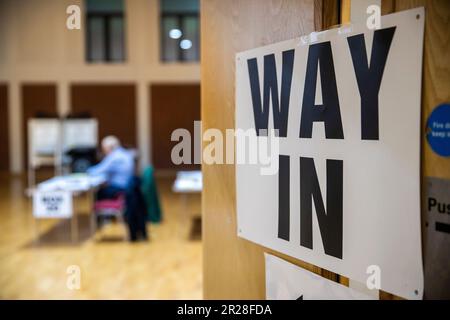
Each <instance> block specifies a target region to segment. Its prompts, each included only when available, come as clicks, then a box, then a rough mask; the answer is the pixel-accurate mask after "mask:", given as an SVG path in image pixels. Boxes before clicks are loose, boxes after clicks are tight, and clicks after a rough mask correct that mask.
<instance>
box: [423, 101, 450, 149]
mask: <svg viewBox="0 0 450 320" xmlns="http://www.w3.org/2000/svg"><path fill="white" fill-rule="evenodd" d="M426 133H427V140H428V144H429V145H430V147H431V149H433V151H434V152H435V153H437V154H438V155H440V156H442V157H450V104H441V105H439V106H438V107H436V109H434V110H433V112H432V113H431V115H430V117H429V118H428V121H427V131H426Z"/></svg>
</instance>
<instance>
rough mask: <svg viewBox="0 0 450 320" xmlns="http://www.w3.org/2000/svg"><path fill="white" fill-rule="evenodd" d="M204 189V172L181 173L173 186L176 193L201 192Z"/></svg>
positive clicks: (178, 173)
mask: <svg viewBox="0 0 450 320" xmlns="http://www.w3.org/2000/svg"><path fill="white" fill-rule="evenodd" d="M202 188H203V181H202V172H201V171H200V170H196V171H179V172H177V178H176V179H175V182H174V184H173V187H172V190H173V191H174V192H184V193H187V192H201V191H202Z"/></svg>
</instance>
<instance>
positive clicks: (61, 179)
mask: <svg viewBox="0 0 450 320" xmlns="http://www.w3.org/2000/svg"><path fill="white" fill-rule="evenodd" d="M105 181H106V179H105V178H104V177H103V176H90V175H87V174H71V175H67V176H56V177H53V178H51V179H48V180H46V181H44V182H41V183H39V184H38V185H37V187H36V189H35V190H34V192H48V193H50V192H57V191H65V192H69V193H70V194H71V196H72V197H74V196H79V195H81V194H88V196H89V199H90V201H91V208H93V207H94V194H95V192H96V191H97V190H98V188H99V187H100V186H101V185H102V184H104V183H105ZM34 192H33V193H34ZM70 219H71V237H72V242H76V241H78V222H77V217H76V213H75V212H72V215H71V216H70ZM38 221H39V218H36V219H35V232H36V240H37V241H39V226H38ZM95 225H96V221H95V214H91V232H95Z"/></svg>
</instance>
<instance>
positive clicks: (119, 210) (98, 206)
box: [94, 193, 125, 229]
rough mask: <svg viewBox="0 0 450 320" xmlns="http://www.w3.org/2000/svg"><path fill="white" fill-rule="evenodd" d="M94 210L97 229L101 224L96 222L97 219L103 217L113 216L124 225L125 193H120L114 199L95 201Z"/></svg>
mask: <svg viewBox="0 0 450 320" xmlns="http://www.w3.org/2000/svg"><path fill="white" fill-rule="evenodd" d="M94 212H95V217H96V221H97V229H101V225H100V224H99V223H98V220H97V219H104V218H106V217H114V218H116V219H117V220H118V221H119V222H121V223H122V224H123V225H125V224H124V214H125V194H124V193H120V194H119V195H118V196H117V198H115V199H104V200H97V201H95V203H94Z"/></svg>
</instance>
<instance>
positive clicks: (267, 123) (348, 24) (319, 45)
mask: <svg viewBox="0 0 450 320" xmlns="http://www.w3.org/2000/svg"><path fill="white" fill-rule="evenodd" d="M277 4H278V5H277V6H275V7H276V9H274V5H273V3H272V2H271V1H259V0H258V1H256V0H255V1H252V0H250V1H245V2H239V4H237V3H231V2H225V1H204V2H203V5H202V39H203V41H205V42H206V43H213V42H214V41H216V39H217V38H219V37H220V39H221V43H222V44H223V45H221V46H204V47H203V48H202V63H203V65H202V120H203V130H204V131H206V130H208V129H210V128H218V129H219V130H221V131H225V130H226V129H228V128H234V129H235V130H236V132H239V133H244V134H245V135H244V139H240V137H239V134H238V133H236V134H235V139H236V159H238V160H236V162H235V163H234V164H229V165H226V166H224V165H214V164H213V165H204V166H203V167H202V172H203V188H204V191H203V195H202V197H203V200H202V201H203V219H204V224H203V226H204V234H203V239H204V241H205V258H204V259H205V262H204V294H205V298H207V299H230V298H231V299H264V298H267V299H429V298H449V290H448V288H450V270H449V268H448V258H449V252H450V237H449V235H450V233H449V226H450V220H449V217H450V216H449V215H448V213H446V210H447V209H446V208H447V207H446V205H447V203H449V200H448V195H450V188H449V184H448V181H449V179H450V162H449V161H450V158H449V157H448V155H446V147H445V146H446V144H445V141H446V140H445V139H447V135H448V137H450V134H449V133H448V130H449V129H450V117H449V116H448V115H447V110H448V109H446V108H445V107H442V106H443V105H444V106H445V105H448V101H450V92H449V90H448V88H449V86H450V83H449V81H448V80H449V79H448V77H446V76H444V74H448V72H449V70H450V63H449V60H448V59H447V58H445V56H446V55H447V54H448V50H447V48H446V47H445V46H443V45H442V43H441V42H440V36H439V35H440V34H442V33H443V32H444V31H443V30H447V29H446V28H447V27H448V23H447V22H446V21H448V20H446V19H448V18H449V15H450V6H449V3H448V2H446V1H408V0H406V1H336V2H334V1H283V2H279V3H278V2H277ZM369 9H370V10H369ZM377 10H378V11H377ZM219 12H220V14H218V13H219ZM377 12H378V13H379V14H380V15H379V16H378V17H379V21H377V18H376V17H377V15H376V14H377ZM231 17H232V18H231ZM230 25H231V26H230ZM274 26H276V27H274ZM445 32H447V31H445ZM424 52H425V55H424ZM437 59H438V60H439V61H446V62H445V63H444V64H440V65H439V66H438V65H437V64H435V63H433V61H438V60H437ZM442 83H445V85H443V84H442ZM449 108H450V106H449ZM448 114H449V115H450V113H448ZM430 118H431V120H430ZM261 148H262V149H261ZM252 150H256V151H255V153H256V156H255V157H254V158H253V159H256V160H255V161H250V160H249V159H250V157H248V154H249V153H251V152H252ZM258 150H264V151H265V152H266V153H269V158H270V160H271V163H274V164H275V165H274V168H275V170H272V169H273V168H272V167H271V166H270V165H269V164H271V163H267V162H264V161H261V162H258V154H257V152H258ZM268 150H270V151H268ZM246 157H248V158H246ZM239 159H241V160H242V159H244V160H243V161H241V162H239ZM217 181H220V183H217ZM439 208H440V209H439Z"/></svg>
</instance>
